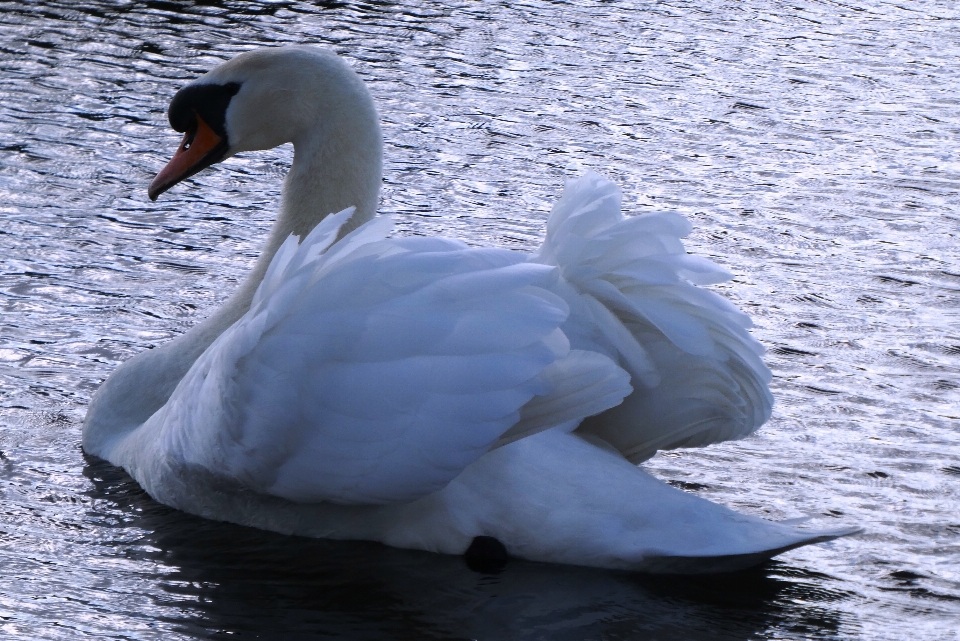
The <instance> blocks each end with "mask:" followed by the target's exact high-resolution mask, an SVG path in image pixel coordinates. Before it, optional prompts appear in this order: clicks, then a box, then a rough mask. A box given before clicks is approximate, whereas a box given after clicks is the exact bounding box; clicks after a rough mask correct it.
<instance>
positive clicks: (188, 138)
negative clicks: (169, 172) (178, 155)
mask: <svg viewBox="0 0 960 641" xmlns="http://www.w3.org/2000/svg"><path fill="white" fill-rule="evenodd" d="M196 137H197V130H196V129H193V130H192V131H189V132H187V135H185V136H184V137H183V144H181V145H180V149H181V151H186V150H187V149H190V147H192V146H193V139H194V138H196Z"/></svg>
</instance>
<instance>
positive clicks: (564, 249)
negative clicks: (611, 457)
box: [533, 173, 773, 462]
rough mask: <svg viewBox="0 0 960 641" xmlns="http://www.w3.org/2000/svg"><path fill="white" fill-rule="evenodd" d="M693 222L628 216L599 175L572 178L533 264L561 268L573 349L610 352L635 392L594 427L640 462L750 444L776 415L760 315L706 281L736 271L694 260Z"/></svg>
mask: <svg viewBox="0 0 960 641" xmlns="http://www.w3.org/2000/svg"><path fill="white" fill-rule="evenodd" d="M688 233H690V224H689V223H688V222H687V221H686V220H685V219H684V218H683V217H682V216H679V215H677V214H672V213H651V214H644V215H641V216H636V217H633V218H626V219H625V218H624V217H623V215H622V213H621V211H620V190H619V189H618V188H617V187H616V185H614V184H613V183H612V182H610V181H608V180H605V179H604V178H602V177H601V176H599V175H597V174H595V173H589V174H587V175H586V176H585V177H583V178H581V179H579V180H577V181H572V182H570V183H568V185H567V188H566V189H565V191H564V195H563V198H562V199H561V200H560V201H559V202H558V203H557V205H556V206H555V207H554V210H553V212H552V214H551V216H550V220H549V222H548V225H547V237H546V240H545V241H544V244H543V246H542V248H541V249H540V251H539V253H538V254H537V255H536V256H535V257H534V258H533V260H534V261H537V262H540V263H543V264H547V265H556V266H558V267H559V268H560V271H561V278H560V281H559V282H558V284H557V285H556V286H554V291H555V292H557V293H558V294H560V295H561V296H562V297H563V298H564V300H566V301H567V303H568V305H569V306H570V309H571V313H570V316H569V318H568V319H567V321H565V322H564V324H563V325H562V329H563V331H564V332H565V333H566V334H567V336H568V337H569V339H570V342H571V346H572V347H573V348H574V349H582V350H590V351H597V352H600V353H603V354H606V355H608V356H609V357H611V358H613V359H614V360H616V361H617V362H618V363H619V364H620V365H621V366H622V367H623V368H624V369H626V370H627V371H628V372H629V373H630V376H631V378H632V380H631V382H632V384H633V388H634V391H633V393H632V394H631V395H629V396H628V397H627V398H626V399H624V401H623V403H622V404H620V405H618V406H617V407H614V408H613V409H610V410H607V411H606V412H604V413H602V414H600V415H597V416H594V417H592V418H588V419H587V420H585V421H584V422H583V423H582V424H581V426H580V428H579V431H580V432H582V433H589V434H594V435H596V436H599V437H600V438H602V439H604V440H605V441H607V442H608V443H610V444H611V445H613V446H614V447H616V448H617V449H618V450H619V451H620V452H621V453H622V454H623V455H624V456H626V457H627V458H628V459H630V460H631V461H633V462H640V461H642V460H645V459H647V458H649V457H650V456H652V455H653V454H655V453H656V451H657V450H660V449H672V448H677V447H692V446H702V445H707V444H710V443H716V442H719V441H725V440H731V439H737V438H742V437H744V436H747V435H748V434H750V433H752V432H753V431H755V430H756V429H757V428H758V427H760V425H762V424H763V423H764V422H765V421H766V420H767V419H768V418H769V417H770V411H771V407H772V404H773V397H772V396H771V394H770V391H769V389H768V387H767V385H768V383H769V381H770V378H771V376H770V370H769V369H767V367H766V365H764V363H763V361H762V360H761V358H760V356H761V355H762V354H763V351H764V350H763V347H762V346H761V345H760V344H759V343H758V342H757V341H756V340H755V339H754V338H753V337H751V336H750V334H749V333H748V331H747V329H748V328H749V327H750V326H751V322H750V319H749V318H748V317H747V316H746V315H745V314H743V313H742V312H740V311H739V310H737V309H736V308H735V307H734V306H733V305H732V304H731V303H729V302H728V301H727V300H725V299H724V298H722V297H721V296H719V295H717V294H716V293H714V292H711V291H708V290H704V289H701V288H699V287H696V285H708V284H712V283H718V282H723V281H725V280H728V279H729V278H730V275H729V274H728V273H727V272H726V271H725V270H723V269H720V268H719V267H717V266H716V265H715V264H713V263H711V262H710V261H708V260H706V259H703V258H697V257H694V256H690V255H688V254H686V253H685V251H684V248H683V243H682V242H681V240H680V239H681V238H682V237H684V236H686V235H687V234H688Z"/></svg>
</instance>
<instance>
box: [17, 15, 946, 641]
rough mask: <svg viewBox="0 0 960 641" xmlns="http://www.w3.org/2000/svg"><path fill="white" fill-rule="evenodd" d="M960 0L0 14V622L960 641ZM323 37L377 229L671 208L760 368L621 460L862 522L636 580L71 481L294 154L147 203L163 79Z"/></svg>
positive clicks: (696, 487) (238, 161)
mask: <svg viewBox="0 0 960 641" xmlns="http://www.w3.org/2000/svg"><path fill="white" fill-rule="evenodd" d="M958 18H960V10H958V9H956V8H955V6H954V3H953V2H949V1H947V0H944V1H942V2H930V1H920V0H911V1H910V2H902V3H896V2H880V1H878V0H845V1H843V2H827V1H821V2H811V1H809V0H796V1H794V2H791V3H779V2H773V1H769V2H764V1H762V0H745V1H741V2H722V1H718V0H695V1H689V2H685V1H682V0H674V1H672V2H656V1H654V0H650V1H647V2H641V1H636V2H588V1H582V2H574V3H561V2H547V1H545V0H544V1H540V0H530V1H529V2H526V3H521V2H499V3H493V2H490V3H474V2H469V3H468V2H465V3H463V4H462V6H455V5H454V3H447V2H442V3H441V2H435V3H430V2H403V3H393V2H389V1H387V0H371V1H370V3H369V4H364V3H353V2H316V3H306V2H303V3H300V2H287V1H277V2H262V3H258V4H253V3H250V4H247V3H239V2H238V3H230V2H222V3H221V2H210V1H207V2H198V3H196V4H193V3H190V2H173V1H162V0H152V1H147V2H99V3H98V2H87V3H83V2H73V1H67V0H63V2H60V3H57V2H42V1H38V2H23V3H11V2H0V69H2V71H0V215H2V224H0V265H2V268H0V306H2V310H3V315H2V317H0V406H2V409H0V450H2V452H0V496H2V499H0V636H4V635H5V636H6V637H10V638H16V637H17V636H18V635H19V636H20V637H22V638H26V639H73V638H83V637H84V636H86V637H90V638H125V639H159V638H163V639H188V638H196V637H200V638H226V637H225V636H224V637H222V636H221V635H237V636H238V637H241V638H263V639H318V638H343V639H423V638H443V639H448V638H456V639H465V638H476V639H745V638H764V639H767V638H770V639H806V638H826V639H854V638H860V639H871V640H872V639H901V638H911V639H955V638H957V636H956V635H957V632H956V631H955V629H956V628H958V627H960V624H958V622H960V393H958V390H960V327H958V310H960V247H958V233H960V157H958V146H957V140H958V137H960V81H958V73H960V72H958V64H957V61H958V59H960V22H958ZM281 43H318V44H323V45H326V46H330V47H333V48H334V49H336V50H337V51H338V52H340V53H341V54H342V55H344V56H345V57H347V58H348V59H349V60H350V61H351V63H352V64H353V66H354V67H355V68H356V69H357V71H358V72H359V73H360V74H361V75H362V76H363V77H364V78H365V79H366V81H367V82H368V83H369V85H370V87H371V90H372V91H373V94H374V96H375V98H376V100H377V102H378V104H379V108H380V110H381V115H382V118H383V120H384V133H385V137H386V140H387V150H386V158H387V164H386V168H385V184H384V192H383V203H382V210H383V211H385V212H389V213H393V214H396V215H397V216H398V218H399V220H400V221H401V227H402V233H414V234H433V233H438V232H439V233H443V234H447V235H455V236H459V237H462V238H465V239H466V240H468V241H469V242H471V243H477V244H491V243H492V244H497V245H502V246H508V247H515V248H518V249H529V248H532V247H535V246H536V245H537V243H538V239H539V238H540V237H541V235H542V233H543V226H544V221H545V218H546V215H547V212H548V211H549V208H550V205H551V203H552V201H553V200H554V199H555V198H556V197H557V195H558V194H559V191H560V188H561V186H562V184H563V181H564V179H565V178H568V177H571V176H575V175H577V174H579V173H581V172H582V171H584V170H585V169H586V168H595V169H597V170H599V171H601V172H603V173H605V174H606V175H608V176H610V177H612V178H614V179H615V180H616V181H617V182H618V183H619V184H620V185H621V187H622V188H623V190H624V195H625V198H624V201H625V205H626V207H627V209H628V210H629V211H631V212H633V213H642V212H646V211H652V210H656V209H667V210H673V211H679V212H682V213H683V214H685V215H686V216H688V217H689V218H690V219H691V220H692V221H693V222H694V224H695V231H694V234H693V235H692V237H691V238H690V239H689V243H688V248H689V249H690V250H691V251H693V252H696V253H699V254H702V255H706V256H709V257H711V258H713V259H714V260H716V261H718V262H720V263H721V264H723V265H725V266H727V267H728V268H729V269H730V270H731V271H732V272H734V273H735V274H736V278H735V280H734V282H732V283H730V284H728V285H727V286H725V287H723V288H722V289H723V291H724V293H725V294H726V295H727V296H729V297H730V298H731V299H733V300H735V301H736V302H737V304H738V305H740V306H741V307H743V308H744V309H745V310H747V311H749V312H750V313H751V315H752V316H753V317H754V319H755V321H756V323H757V327H756V329H755V334H756V336H757V337H758V338H759V339H760V340H761V341H762V342H763V343H764V344H765V345H766V346H767V347H768V356H767V360H768V362H769V364H770V365H771V367H772V369H773V371H774V374H775V380H774V392H775V395H776V397H777V406H776V409H775V412H774V416H773V419H772V420H771V421H770V422H769V424H767V425H766V426H765V427H764V428H763V429H762V430H761V431H760V432H759V433H757V434H756V435H754V436H753V437H751V438H749V439H747V440H744V441H741V442H737V443H727V444H723V445H720V446H714V447H710V448H708V449H704V450H684V451H677V452H672V453H668V454H661V455H658V456H657V457H656V458H654V459H653V460H652V461H650V462H648V463H647V464H646V467H647V468H648V469H649V470H651V471H652V472H653V473H655V474H657V475H659V476H661V477H662V478H665V479H668V480H670V481H671V482H673V483H674V484H675V485H679V486H681V487H683V488H685V489H687V490H689V491H693V492H697V493H698V494H700V495H701V496H704V497H707V498H710V499H711V500H714V501H717V502H720V503H723V504H725V505H728V506H731V507H734V508H736V509H739V510H742V511H745V512H750V513H755V514H760V515H763V516H768V517H770V518H789V517H799V516H803V515H810V516H814V517H816V519H817V522H818V523H819V524H821V525H841V524H860V525H862V526H863V527H864V528H865V529H866V533H865V534H863V535H861V536H859V537H856V538H850V539H844V540H840V541H837V542H834V543H831V544H827V545H821V546H815V547H808V548H804V549H800V550H796V551H793V552H791V553H789V554H785V555H783V556H782V557H780V558H779V560H778V561H776V562H774V563H771V564H768V565H766V566H763V567H761V568H759V569H757V570H754V571H751V572H747V573H743V574H738V575H733V576H725V577H724V576H721V577H712V578H682V579H679V578H678V579H673V578H655V577H644V576H637V575H631V574H625V573H616V572H604V571H596V570H588V569H580V568H571V567H562V566H551V565H543V564H534V563H525V562H511V563H509V564H508V565H507V567H506V568H505V569H504V571H502V572H501V573H499V574H483V573H476V572H474V571H472V570H470V569H469V568H467V567H466V565H465V564H464V563H463V561H462V560H461V559H459V558H452V557H441V556H434V555H430V554H423V553H416V552H408V551H402V550H393V549H389V548H385V547H383V546H379V545H373V544H366V543H332V542H325V541H310V540H300V539H292V538H288V537H283V536H279V535H274V534H270V533H263V532H258V531H254V530H249V529H245V528H240V527H235V526H230V525H224V524H218V523H212V522H208V521H203V520H201V519H197V518H193V517H190V516H186V515H184V514H181V513H178V512H175V511H173V510H170V509H167V508H165V507H163V506H160V505H157V504H156V503H154V502H152V501H151V500H150V499H149V498H148V497H146V496H145V495H144V494H143V492H142V491H141V490H139V488H138V487H137V486H136V484H134V483H133V482H132V481H131V480H130V479H129V478H128V477H127V476H126V475H125V474H123V473H122V472H120V471H118V470H116V469H113V468H111V467H110V466H109V465H106V464H104V463H102V462H99V461H97V460H94V459H88V458H85V457H84V455H83V453H82V452H81V450H80V447H79V441H80V425H81V422H82V419H83V416H84V412H85V408H86V406H87V403H88V401H89V399H90V396H91V394H92V393H93V391H94V390H95V389H96V387H97V385H98V384H99V383H100V382H101V381H102V380H103V379H104V378H105V377H106V376H107V375H108V374H109V373H110V372H111V371H112V370H113V369H114V368H115V367H116V365H117V364H118V363H119V362H121V361H123V360H124V359H126V358H128V357H130V356H131V355H133V354H135V353H137V352H139V351H141V350H143V349H145V348H147V347H150V346H152V345H156V344H159V343H161V342H163V341H165V340H168V339H170V338H171V337H173V336H176V335H178V334H180V333H182V332H184V331H186V330H187V329H188V328H189V327H190V326H192V325H193V324H195V323H196V322H197V321H198V319H200V318H203V317H204V316H205V315H206V314H208V313H209V312H210V310H212V309H214V308H215V307H216V305H217V304H218V303H219V301H221V300H223V298H224V297H225V296H226V295H227V294H228V293H229V292H230V291H231V289H232V288H233V287H234V286H235V284H236V283H237V282H238V280H239V279H242V278H243V276H244V274H245V272H246V271H247V270H248V269H249V268H250V266H251V265H252V263H253V260H254V257H255V256H256V253H257V251H258V249H259V245H260V242H261V241H262V239H263V238H264V235H265V232H266V230H267V228H268V227H269V225H270V223H271V220H272V215H273V212H274V210H275V208H276V206H277V202H278V195H279V186H280V180H281V178H282V176H283V174H284V172H285V170H286V168H287V166H288V164H289V161H290V156H291V153H290V150H289V149H280V150H277V151H274V152H269V153H262V154H247V155H245V156H244V157H241V158H235V159H233V160H230V161H228V162H226V163H224V164H223V165H222V166H217V167H216V168H214V169H212V170H209V171H207V172H205V173H204V174H202V175H200V176H198V177H197V178H196V179H195V180H192V181H188V182H187V183H186V184H184V185H181V186H179V187H177V188H175V189H174V190H173V191H172V192H171V193H169V194H167V195H165V196H164V197H163V198H162V199H161V200H160V201H159V202H157V203H156V204H154V203H151V202H149V200H148V199H147V197H146V186H147V184H148V183H149V181H150V180H151V178H152V176H153V175H154V174H155V172H156V171H157V170H158V169H159V168H160V167H161V166H162V165H163V164H164V162H165V160H166V159H167V158H168V157H169V155H170V154H171V152H172V151H173V149H174V146H175V145H176V144H177V141H178V136H177V135H176V134H175V133H174V132H172V131H171V130H170V129H169V128H168V126H167V124H166V118H165V115H164V113H165V109H166V105H167V102H168V101H169V99H170V97H171V96H172V95H173V93H174V92H175V91H176V89H177V88H178V87H180V86H181V85H182V84H183V83H184V82H186V81H188V80H189V79H191V78H194V77H195V76H196V75H198V74H199V73H201V72H203V71H205V70H207V69H208V68H210V67H212V66H214V65H216V64H217V63H219V62H220V61H222V60H225V59H227V58H229V57H230V56H232V55H233V54H235V53H237V52H239V51H243V50H246V49H248V48H251V47H254V46H257V45H266V44H281Z"/></svg>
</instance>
